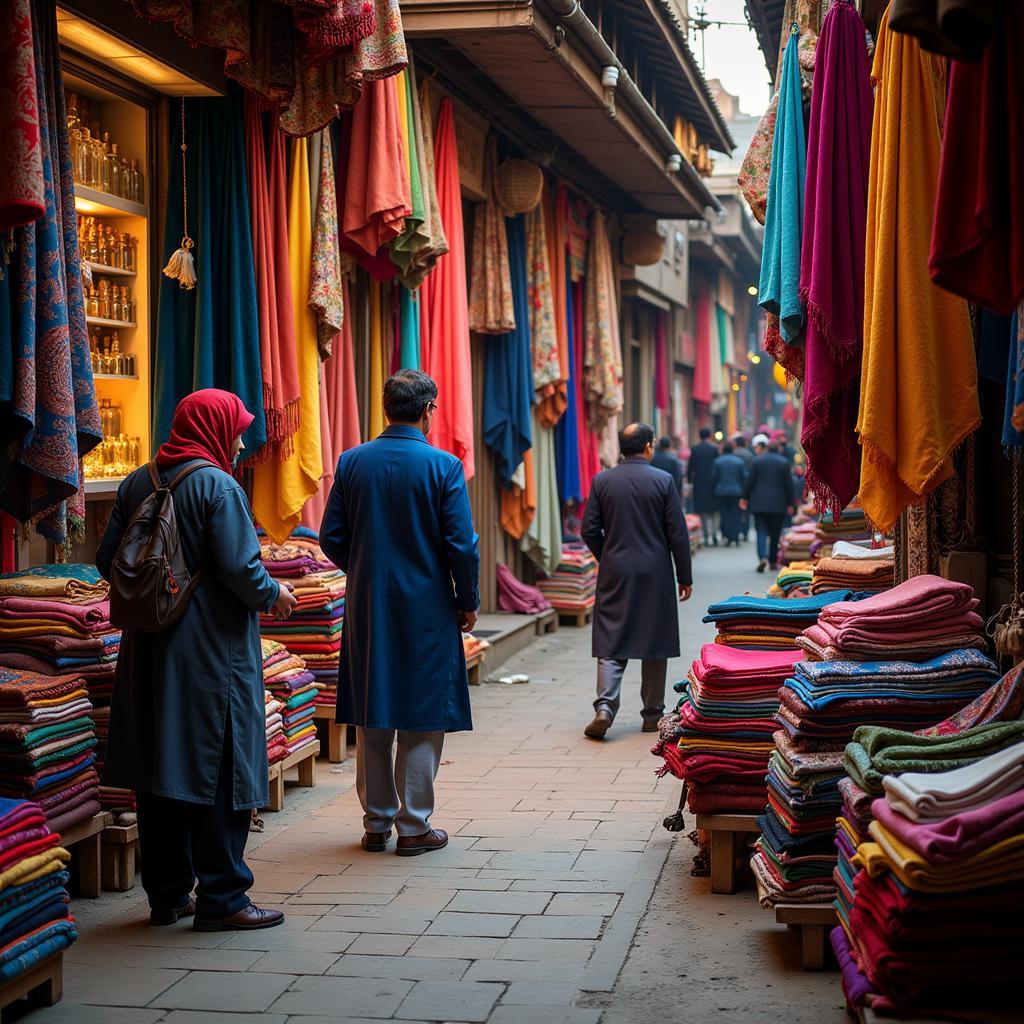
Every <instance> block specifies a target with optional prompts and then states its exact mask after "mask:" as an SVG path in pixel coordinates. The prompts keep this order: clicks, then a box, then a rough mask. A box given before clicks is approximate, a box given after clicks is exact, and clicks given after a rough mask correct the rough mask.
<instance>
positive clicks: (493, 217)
mask: <svg viewBox="0 0 1024 1024" xmlns="http://www.w3.org/2000/svg"><path fill="white" fill-rule="evenodd" d="M497 163H498V154H497V144H496V142H495V139H494V137H493V136H492V137H491V139H490V141H489V142H488V144H487V164H486V167H485V172H484V173H485V178H484V193H485V199H484V201H483V202H482V203H478V204H477V209H476V217H475V218H474V221H473V254H472V268H473V270H472V273H473V277H472V280H471V281H470V285H469V329H470V330H471V331H474V332H475V333H477V334H508V333H509V332H511V331H514V330H515V329H516V311H515V306H514V304H513V299H512V273H511V269H510V268H509V262H508V237H507V235H506V232H505V215H504V212H503V211H502V209H501V207H500V206H499V205H498V197H497V196H496V195H495V192H494V182H495V172H496V169H497ZM521 326H525V325H521ZM512 468H513V469H514V468H515V467H514V466H513V467H512Z"/></svg>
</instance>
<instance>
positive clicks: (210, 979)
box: [151, 971, 295, 1013]
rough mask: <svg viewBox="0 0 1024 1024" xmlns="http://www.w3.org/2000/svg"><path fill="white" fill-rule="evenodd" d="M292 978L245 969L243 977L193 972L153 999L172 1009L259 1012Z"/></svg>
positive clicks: (216, 972)
mask: <svg viewBox="0 0 1024 1024" xmlns="http://www.w3.org/2000/svg"><path fill="white" fill-rule="evenodd" d="M294 980H295V979H294V978H293V977H292V976H291V975H290V974H268V973H259V974H258V973H256V972H255V971H247V972H246V973H245V975H244V977H242V976H240V975H238V974H232V973H230V972H227V971H192V972H191V973H190V974H189V975H187V976H186V977H184V978H182V979H181V981H179V982H177V983H176V984H174V985H172V986H171V987H170V988H169V989H167V991H166V992H163V993H162V994H161V995H160V996H158V997H157V998H156V999H154V1000H153V1001H152V1004H151V1005H153V1006H163V1007H166V1008H167V1009H171V1010H219V1011H221V1012H223V1013H260V1012H262V1011H263V1010H269V1009H270V1005H271V1003H273V1002H274V1000H275V999H277V997H278V996H279V995H280V994H281V993H282V992H284V991H285V989H287V988H288V986H289V985H290V984H291V983H292V982H293V981H294Z"/></svg>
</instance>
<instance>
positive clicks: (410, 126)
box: [388, 69, 430, 276]
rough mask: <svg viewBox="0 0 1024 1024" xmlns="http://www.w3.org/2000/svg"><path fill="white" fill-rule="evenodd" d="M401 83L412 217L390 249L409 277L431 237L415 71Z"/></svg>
mask: <svg viewBox="0 0 1024 1024" xmlns="http://www.w3.org/2000/svg"><path fill="white" fill-rule="evenodd" d="M397 83H398V84H397V89H396V93H397V97H398V123H399V128H400V129H401V137H402V156H403V159H404V161H405V173H406V179H407V180H408V182H409V214H408V216H407V217H406V218H405V229H404V230H403V231H402V233H401V234H400V235H398V236H397V237H396V238H394V239H393V240H392V241H391V242H390V243H389V246H388V248H389V249H390V251H391V262H392V263H394V264H395V266H396V267H397V268H398V272H399V276H405V275H407V274H408V273H409V270H410V268H411V267H412V264H413V261H414V260H415V258H416V255H417V253H419V252H421V251H422V250H423V248H424V247H425V246H427V245H429V243H430V236H429V235H428V234H427V229H426V228H425V227H424V225H425V222H426V219H427V213H426V204H425V200H424V195H423V179H422V176H421V174H420V159H419V152H418V151H417V141H416V125H415V115H414V111H413V103H412V98H413V88H412V71H411V70H409V69H407V70H405V71H403V72H402V74H401V75H400V76H399V77H398V79H397Z"/></svg>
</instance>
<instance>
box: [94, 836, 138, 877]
mask: <svg viewBox="0 0 1024 1024" xmlns="http://www.w3.org/2000/svg"><path fill="white" fill-rule="evenodd" d="M138 855H139V826H138V825H108V826H107V827H106V828H105V829H104V830H103V845H102V858H103V889H104V891H106V892H130V891H131V890H132V889H134V888H135V871H136V867H137V861H138Z"/></svg>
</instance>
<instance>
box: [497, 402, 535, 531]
mask: <svg viewBox="0 0 1024 1024" xmlns="http://www.w3.org/2000/svg"><path fill="white" fill-rule="evenodd" d="M531 429H532V430H535V429H536V427H535V426H533V422H532V417H531ZM499 497H500V499H501V511H500V515H499V520H500V522H501V528H502V529H503V530H504V531H505V532H506V533H507V534H508V535H509V536H510V537H513V538H515V540H522V538H523V537H524V536H525V535H526V531H527V530H528V529H529V528H530V524H531V523H532V522H533V517H534V516H535V515H536V514H537V475H536V469H535V467H534V464H533V450H532V449H531V450H529V451H526V452H524V453H523V461H522V464H521V465H520V466H519V469H517V470H516V472H515V474H514V475H513V477H512V486H511V487H509V488H508V489H506V488H504V487H503V488H502V489H501V491H500V493H499Z"/></svg>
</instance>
